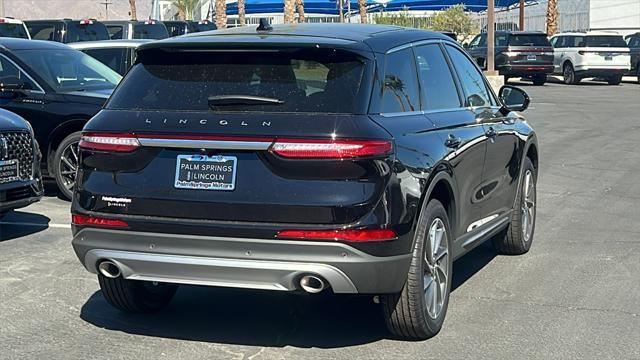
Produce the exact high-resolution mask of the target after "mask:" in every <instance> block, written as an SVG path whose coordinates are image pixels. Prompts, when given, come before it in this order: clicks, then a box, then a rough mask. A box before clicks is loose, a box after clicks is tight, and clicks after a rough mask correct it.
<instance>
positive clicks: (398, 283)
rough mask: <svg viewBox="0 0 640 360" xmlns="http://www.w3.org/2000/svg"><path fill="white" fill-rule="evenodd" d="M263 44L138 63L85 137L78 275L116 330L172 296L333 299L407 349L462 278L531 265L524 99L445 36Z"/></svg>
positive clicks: (349, 36)
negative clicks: (484, 254) (186, 287)
mask: <svg viewBox="0 0 640 360" xmlns="http://www.w3.org/2000/svg"><path fill="white" fill-rule="evenodd" d="M259 29H261V31H256V30H254V29H252V28H247V27H243V28H236V29H233V30H221V31H219V32H212V33H211V34H209V35H201V34H198V35H197V36H192V35H185V36H181V37H176V38H171V39H167V40H162V41H155V42H152V43H148V44H144V45H142V46H141V47H140V48H139V49H138V58H137V60H136V64H135V65H134V66H133V68H131V70H130V71H129V72H128V73H127V75H126V76H125V78H124V79H123V81H122V82H121V84H120V85H119V86H118V88H117V90H116V91H115V92H114V94H113V96H112V97H111V98H110V100H109V101H108V103H107V104H106V105H105V108H104V109H103V110H102V111H100V112H99V113H98V114H97V115H96V116H95V117H93V118H92V119H91V120H90V121H89V122H88V123H87V125H86V126H85V128H84V130H83V134H82V138H81V141H80V151H81V154H80V158H81V159H82V161H81V164H80V167H79V170H78V185H77V186H76V188H75V192H74V196H73V201H72V215H73V217H72V218H73V221H72V223H73V234H74V238H73V247H74V250H75V252H76V254H77V256H78V258H79V259H80V261H81V262H82V264H84V266H85V267H86V269H87V270H88V271H90V272H93V273H97V274H98V280H99V283H100V287H101V289H102V294H103V295H104V296H105V297H106V299H107V301H108V302H109V303H110V304H111V305H113V306H114V307H116V308H118V309H120V310H123V311H130V312H140V311H151V310H158V309H160V308H162V307H164V306H165V305H167V303H168V302H169V301H170V299H171V298H172V296H173V294H174V293H175V291H176V288H177V285H175V284H178V283H180V284H199V285H211V286H223V287H238V288H252V289H263V290H282V291H296V290H297V291H306V292H307V293H310V294H314V293H319V292H321V291H324V290H326V289H331V291H333V292H334V293H350V294H356V293H358V294H372V295H381V296H380V300H381V302H382V306H383V308H384V313H385V314H386V315H385V318H386V321H387V324H388V327H389V329H390V330H391V331H392V332H393V333H395V334H397V335H398V336H402V337H407V338H426V337H430V336H433V335H435V334H436V333H437V332H438V331H439V330H440V328H441V326H442V322H443V321H444V317H445V313H446V310H447V305H448V300H449V292H450V289H451V279H452V263H453V260H454V259H455V258H457V257H460V256H461V255H462V254H464V253H466V252H467V251H469V250H471V249H472V248H474V247H476V246H477V245H478V244H480V243H482V242H483V241H485V240H487V239H489V238H490V237H491V236H493V235H496V234H497V236H496V237H494V238H493V239H494V240H493V241H494V244H495V245H496V248H497V249H498V250H499V251H500V252H501V253H506V254H523V253H526V252H527V251H528V250H529V248H530V246H531V242H532V239H533V233H534V224H535V212H536V205H535V204H536V197H535V196H536V195H535V194H536V190H535V189H536V174H537V169H538V156H537V154H538V150H537V149H538V145H537V140H536V135H535V132H534V130H533V129H532V128H531V127H530V125H529V124H528V123H527V122H526V121H524V118H523V117H522V116H521V115H519V114H517V113H516V112H515V111H523V110H525V109H526V108H527V106H528V103H529V100H528V97H527V95H526V94H525V93H524V92H523V91H522V90H520V89H517V88H515V87H513V86H505V87H503V88H502V89H501V91H500V95H499V97H498V96H495V95H494V93H493V91H492V90H491V87H490V86H489V84H488V83H487V81H486V79H485V78H484V76H483V74H482V71H481V70H480V69H479V68H478V67H477V66H476V65H475V62H474V61H473V59H472V58H471V57H469V56H468V55H467V53H466V52H465V51H464V50H463V49H462V48H461V47H460V46H459V45H458V44H457V43H456V42H455V41H453V39H451V38H449V37H448V36H445V35H442V34H439V33H436V32H429V31H423V30H417V29H415V30H414V29H411V30H409V29H404V28H399V27H393V26H382V25H360V24H358V25H356V24H298V25H297V26H295V27H291V26H273V28H272V27H271V26H269V25H268V24H261V26H260V27H259ZM271 31H273V32H274V34H273V35H270V33H271ZM230 41H233V45H234V48H233V49H229V43H230ZM258 42H259V43H260V47H259V48H256V43H258ZM194 45H198V46H197V47H196V46H194ZM169 49H170V50H171V51H168V50H169ZM239 49H242V50H243V51H238V50H239ZM181 50H188V51H181ZM271 50H277V51H271ZM283 50H286V51H283ZM213 51H215V54H216V56H209V55H208V54H211V52H213ZM338 95H339V96H338Z"/></svg>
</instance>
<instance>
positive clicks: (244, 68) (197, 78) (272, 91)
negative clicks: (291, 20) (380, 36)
mask: <svg viewBox="0 0 640 360" xmlns="http://www.w3.org/2000/svg"><path fill="white" fill-rule="evenodd" d="M365 65H366V64H365V63H364V62H363V61H362V60H360V58H358V57H357V56H356V55H353V54H351V53H347V52H342V51H334V50H328V49H327V50H313V51H308V50H304V51H303V50H298V51H294V52H268V51H263V52H253V53H252V52H251V51H247V52H242V53H239V52H223V51H222V52H217V53H216V56H203V54H202V53H198V52H184V53H181V52H179V53H173V54H170V53H158V52H155V51H153V50H151V51H149V52H147V53H146V54H144V53H143V54H142V55H141V58H140V63H138V64H136V65H135V66H134V67H133V68H132V69H131V70H130V71H129V73H128V75H127V76H126V78H125V79H124V80H123V81H122V83H121V85H120V87H121V88H120V89H119V91H117V92H116V93H114V95H113V97H112V98H111V100H110V101H109V103H108V104H107V107H108V108H110V109H124V110H169V111H171V110H173V111H213V112H319V113H363V112H364V111H363V109H362V107H363V105H362V104H361V102H359V101H357V100H358V99H360V98H362V96H363V95H362V94H361V88H362V81H363V75H364V70H365ZM130 94H136V96H131V95H130ZM251 97H254V99H255V98H256V97H257V98H258V100H256V101H249V99H250V98H251ZM225 98H226V99H228V101H226V103H225V101H222V100H224V99H225ZM248 102H249V103H248ZM358 104H360V105H358Z"/></svg>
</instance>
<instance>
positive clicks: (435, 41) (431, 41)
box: [385, 39, 444, 55]
mask: <svg viewBox="0 0 640 360" xmlns="http://www.w3.org/2000/svg"><path fill="white" fill-rule="evenodd" d="M442 42H444V41H443V40H442V39H429V40H419V41H415V42H410V43H406V44H404V45H399V46H396V47H394V48H391V49H389V50H387V52H386V53H385V55H389V54H392V53H394V52H398V51H400V50H404V49H409V48H412V47H415V46H420V45H427V44H439V43H442Z"/></svg>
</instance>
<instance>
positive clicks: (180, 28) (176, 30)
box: [164, 21, 188, 36]
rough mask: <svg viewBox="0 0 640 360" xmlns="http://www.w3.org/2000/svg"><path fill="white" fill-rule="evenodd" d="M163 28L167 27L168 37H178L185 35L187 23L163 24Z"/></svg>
mask: <svg viewBox="0 0 640 360" xmlns="http://www.w3.org/2000/svg"><path fill="white" fill-rule="evenodd" d="M164 26H166V27H167V31H168V32H169V36H180V35H184V34H186V33H187V29H188V26H187V23H184V22H167V21H165V22H164Z"/></svg>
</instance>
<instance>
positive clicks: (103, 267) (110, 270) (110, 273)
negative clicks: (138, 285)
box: [98, 260, 121, 279]
mask: <svg viewBox="0 0 640 360" xmlns="http://www.w3.org/2000/svg"><path fill="white" fill-rule="evenodd" d="M98 271H100V274H102V275H104V277H108V278H109V279H115V278H117V277H118V276H120V275H121V272H120V268H119V267H118V265H116V263H114V262H113V261H110V260H104V261H102V262H100V263H99V264H98Z"/></svg>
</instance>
